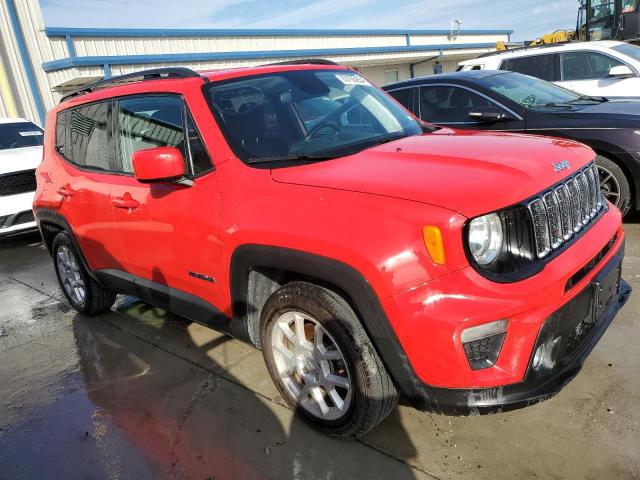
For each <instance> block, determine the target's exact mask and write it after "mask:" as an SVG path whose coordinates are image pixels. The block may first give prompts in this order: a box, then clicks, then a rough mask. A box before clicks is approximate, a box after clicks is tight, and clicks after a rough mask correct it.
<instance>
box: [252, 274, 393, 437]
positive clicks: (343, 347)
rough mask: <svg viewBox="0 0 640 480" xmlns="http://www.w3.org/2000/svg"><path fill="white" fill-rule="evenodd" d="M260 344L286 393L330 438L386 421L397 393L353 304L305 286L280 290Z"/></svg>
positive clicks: (266, 314)
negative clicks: (353, 308)
mask: <svg viewBox="0 0 640 480" xmlns="http://www.w3.org/2000/svg"><path fill="white" fill-rule="evenodd" d="M261 338H262V347H263V355H264V359H265V362H266V364H267V368H268V369H269V373H270V374H271V377H272V379H273V381H274V383H275V384H276V387H277V388H278V390H279V392H280V394H281V395H282V397H283V398H284V399H285V400H286V402H287V403H288V404H289V405H291V406H292V407H293V408H295V409H296V410H297V411H298V412H299V413H300V414H301V415H302V417H303V418H304V419H305V420H306V421H307V422H308V423H310V424H312V425H313V426H314V427H316V428H317V429H319V430H321V431H323V432H324V433H326V434H329V435H332V436H335V437H342V438H357V437H360V436H362V435H364V434H365V433H367V432H368V431H369V430H371V429H372V428H373V427H375V426H376V425H377V424H378V423H380V422H381V421H382V420H384V419H385V418H386V417H387V415H389V413H390V412H391V410H393V408H394V407H395V405H396V403H397V399H398V393H397V392H396V389H395V387H394V386H393V383H392V381H391V378H390V377H389V375H388V373H387V371H386V369H385V367H384V365H383V364H382V361H381V360H380V358H379V357H378V355H377V353H376V352H375V350H374V348H373V347H372V345H371V343H370V341H369V339H368V337H367V335H366V333H365V331H364V329H363V328H362V326H361V324H360V322H359V320H358V318H357V316H356V315H355V313H354V312H353V310H352V309H351V307H350V306H349V304H348V303H347V302H346V301H345V300H344V299H343V298H342V297H341V296H339V295H338V294H336V293H335V292H332V291H331V290H328V289H326V288H323V287H320V286H318V285H315V284H311V283H307V282H293V283H291V284H288V285H285V286H284V287H282V288H280V289H279V290H277V291H276V292H275V293H273V294H272V295H271V297H270V298H269V299H268V300H267V303H266V304H265V306H264V308H263V311H262V323H261Z"/></svg>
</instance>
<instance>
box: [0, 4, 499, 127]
mask: <svg viewBox="0 0 640 480" xmlns="http://www.w3.org/2000/svg"><path fill="white" fill-rule="evenodd" d="M87 8H90V7H89V5H87ZM510 33H511V32H510V31H508V30H503V31H482V30H476V31H463V32H461V33H460V34H459V35H458V36H457V37H456V38H450V36H449V32H448V31H446V30H324V31H321V30H203V29H188V30H157V29H156V30H154V29H146V30H135V29H69V28H55V27H45V25H44V21H43V17H42V13H41V10H40V4H39V1H38V0H0V39H1V40H2V43H1V45H0V115H2V116H7V115H8V116H15V115H18V116H24V117H26V118H29V119H31V120H33V121H35V122H36V123H39V124H42V122H43V121H44V112H45V111H46V109H48V108H51V107H52V106H53V105H55V104H56V102H57V101H58V100H59V98H60V95H61V93H64V92H68V91H72V90H74V89H76V88H78V87H79V86H82V85H86V84H87V83H90V82H92V81H94V80H97V79H101V78H103V76H112V75H120V74H125V73H131V72H134V71H139V70H144V69H149V68H158V67H165V66H166V67H169V66H186V67H189V68H192V69H194V70H201V71H204V70H213V69H220V68H236V67H243V66H254V65H261V64H265V63H274V62H278V61H283V60H294V59H304V58H326V59H329V60H333V61H336V62H338V63H341V64H344V65H350V66H353V67H356V68H358V70H360V71H362V73H363V74H364V75H365V76H367V77H368V78H369V79H370V80H371V81H372V82H374V83H375V84H377V85H384V84H386V83H388V82H390V81H393V80H395V79H396V78H397V79H398V80H405V79H407V78H409V77H410V75H411V71H412V65H413V72H414V75H415V76H419V75H427V74H431V73H433V68H434V59H435V58H436V57H437V58H438V61H439V62H440V63H441V64H442V65H443V68H444V71H451V70H455V68H456V65H457V62H458V61H461V60H464V59H469V58H474V57H476V56H477V55H479V54H481V53H485V52H488V51H491V50H493V49H494V48H495V43H496V42H497V41H507V40H508V39H509V37H510Z"/></svg>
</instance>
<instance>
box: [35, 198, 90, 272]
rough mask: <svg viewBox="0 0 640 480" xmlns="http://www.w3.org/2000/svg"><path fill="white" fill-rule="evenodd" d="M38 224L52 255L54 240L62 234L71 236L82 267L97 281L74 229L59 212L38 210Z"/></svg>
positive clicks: (36, 213)
mask: <svg viewBox="0 0 640 480" xmlns="http://www.w3.org/2000/svg"><path fill="white" fill-rule="evenodd" d="M35 218H36V222H37V223H38V228H39V229H40V234H41V235H42V239H43V241H44V244H45V246H46V247H47V250H48V251H49V253H50V254H53V252H52V251H51V248H52V246H53V240H54V239H55V237H56V235H58V234H59V233H61V232H65V233H66V234H67V235H69V238H70V239H71V242H72V243H73V246H74V247H75V248H76V251H77V252H78V253H79V254H80V261H81V262H82V266H83V267H84V268H85V270H86V271H87V272H88V273H89V276H91V278H93V279H94V280H97V278H96V276H95V274H94V272H93V271H92V270H91V268H89V264H88V263H87V260H86V258H85V257H84V252H83V251H82V249H81V248H80V243H79V242H78V239H77V237H76V235H75V233H74V232H73V228H71V225H69V222H67V220H66V219H65V218H64V217H63V216H62V215H60V214H59V213H58V212H55V211H53V210H49V209H43V208H41V209H37V210H36V211H35Z"/></svg>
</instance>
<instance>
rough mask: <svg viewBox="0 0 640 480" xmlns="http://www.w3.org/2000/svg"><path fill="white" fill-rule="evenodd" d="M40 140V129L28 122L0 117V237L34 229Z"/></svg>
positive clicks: (41, 136)
mask: <svg viewBox="0 0 640 480" xmlns="http://www.w3.org/2000/svg"><path fill="white" fill-rule="evenodd" d="M42 140H43V132H42V129H41V128H40V127H38V126H36V125H34V124H33V123H31V122H29V121H28V120H24V119H21V118H18V119H17V118H0V236H3V235H7V234H9V233H15V232H19V231H23V230H29V229H34V228H36V227H37V226H36V223H35V221H34V218H33V211H32V207H33V195H34V192H35V190H36V171H35V169H36V167H37V166H38V165H39V164H40V162H41V160H42Z"/></svg>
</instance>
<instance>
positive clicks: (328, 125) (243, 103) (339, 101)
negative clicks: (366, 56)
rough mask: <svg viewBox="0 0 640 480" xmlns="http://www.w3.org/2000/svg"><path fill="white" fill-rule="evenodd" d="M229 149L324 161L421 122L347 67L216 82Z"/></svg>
mask: <svg viewBox="0 0 640 480" xmlns="http://www.w3.org/2000/svg"><path fill="white" fill-rule="evenodd" d="M208 95H209V99H210V103H211V105H212V107H213V112H214V115H215V116H216V119H217V121H218V124H219V125H220V127H221V129H222V131H223V133H224V135H225V137H226V139H227V141H228V142H229V145H230V147H231V148H232V149H233V151H234V152H235V154H236V155H237V156H238V158H240V159H241V160H243V161H244V162H246V163H264V162H278V161H284V160H303V159H304V160H308V161H313V160H323V159H328V158H335V157H338V156H343V155H349V154H353V153H356V152H358V151H361V150H363V149H365V148H369V147H371V146H373V145H377V144H380V143H383V142H386V141H391V140H394V139H398V138H402V137H406V136H409V135H417V134H419V133H421V132H422V128H421V126H420V124H419V123H418V122H417V121H416V120H415V119H414V118H413V117H412V116H411V115H410V114H409V113H407V111H406V110H404V109H403V108H402V107H401V106H400V105H398V104H397V103H396V102H395V101H394V100H393V99H391V98H389V97H388V96H387V95H386V94H385V93H383V92H382V91H381V90H379V89H378V88H377V87H374V86H373V85H371V84H370V83H369V82H368V81H367V80H365V79H364V78H363V77H361V76H360V75H358V74H357V73H355V72H352V71H349V70H335V69H334V70H295V71H284V72H278V73H269V74H264V75H259V76H255V77H248V78H247V77H245V78H238V79H234V80H230V81H224V82H220V83H214V84H212V85H211V86H210V87H209V91H208Z"/></svg>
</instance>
